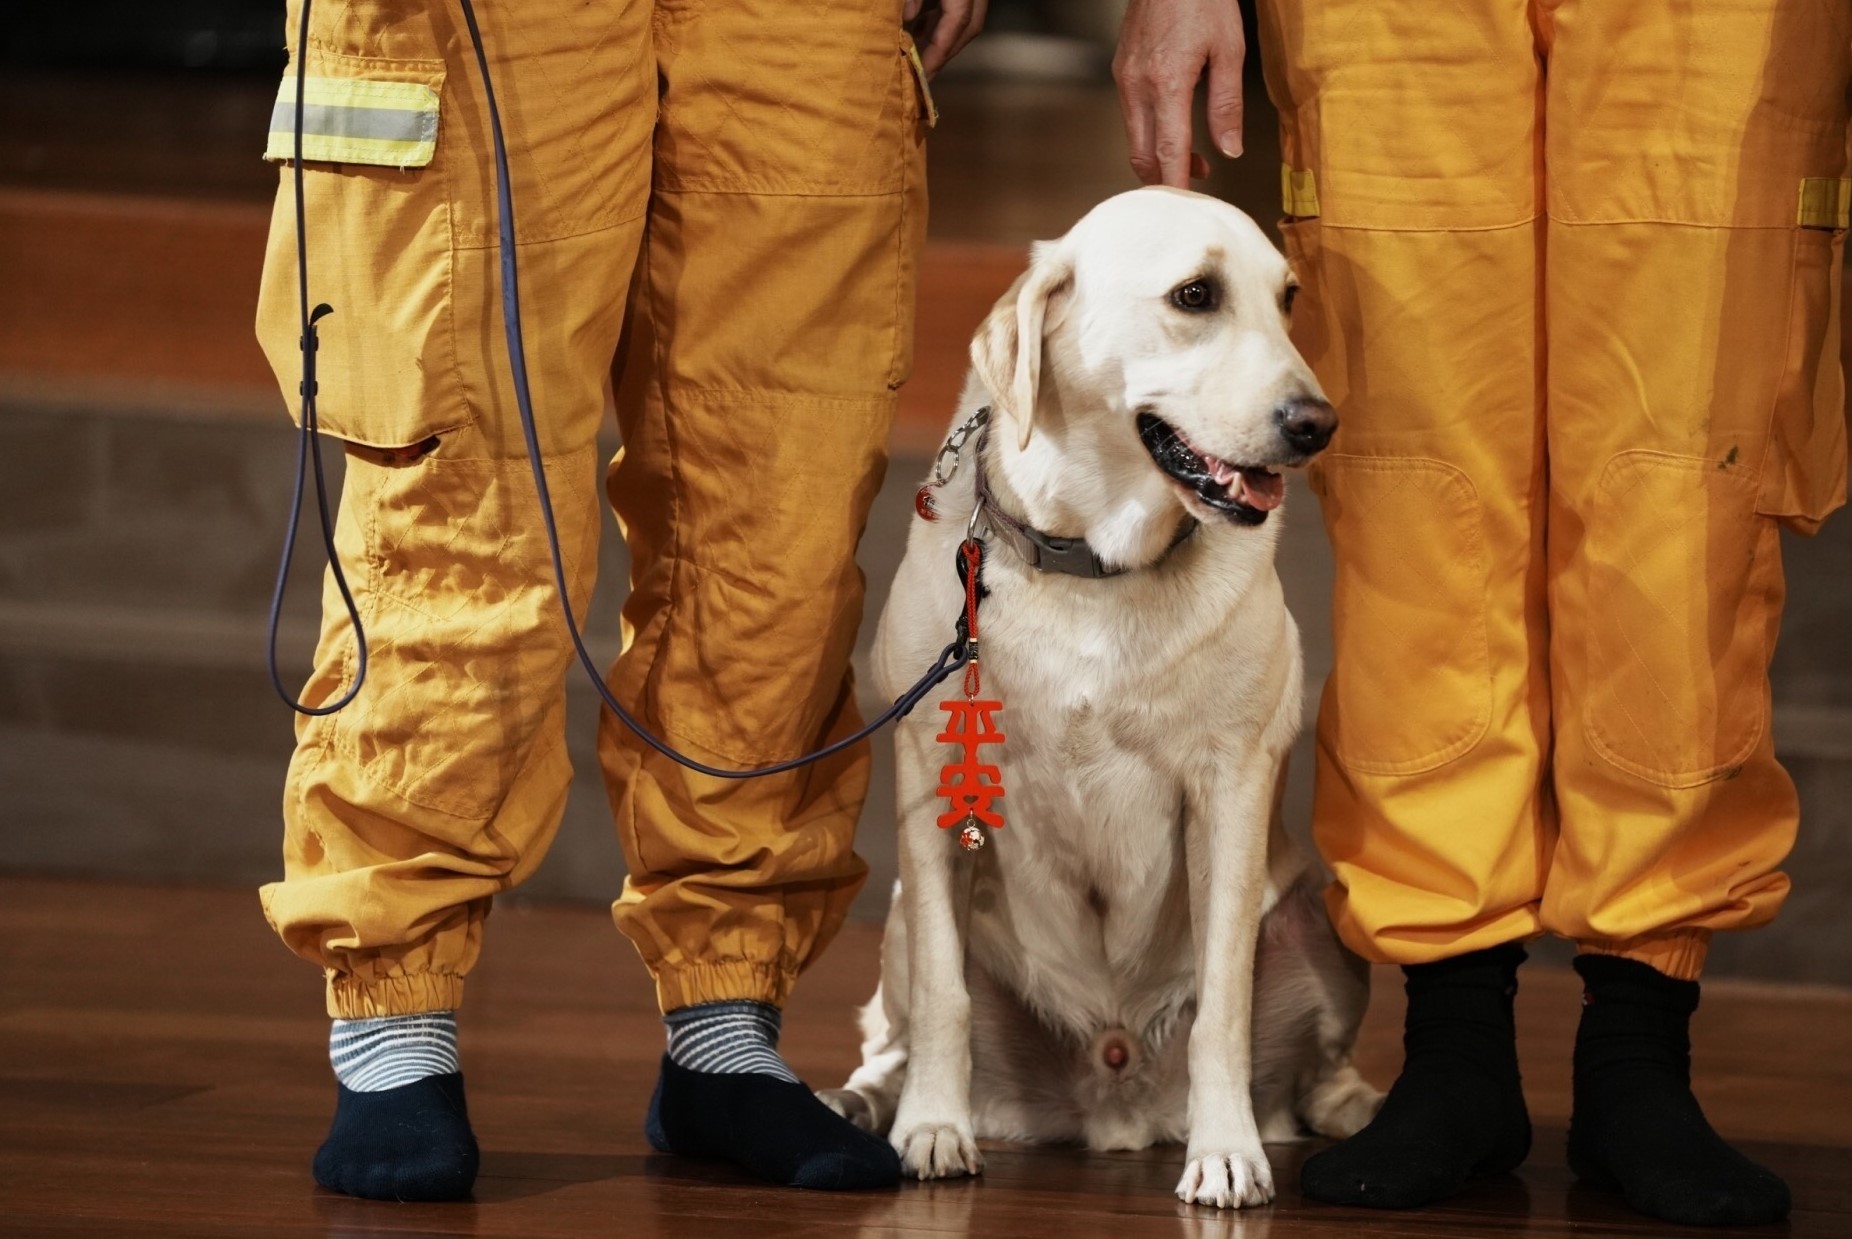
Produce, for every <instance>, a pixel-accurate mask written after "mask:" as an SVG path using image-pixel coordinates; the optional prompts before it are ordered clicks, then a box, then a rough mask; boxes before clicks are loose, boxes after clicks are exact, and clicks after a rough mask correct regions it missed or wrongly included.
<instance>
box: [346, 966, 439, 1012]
mask: <svg viewBox="0 0 1852 1239" xmlns="http://www.w3.org/2000/svg"><path fill="white" fill-rule="evenodd" d="M462 1005H463V978H462V977H460V976H458V975H456V974H455V973H450V972H415V973H407V974H402V975H400V976H396V977H378V978H375V979H373V980H370V981H368V980H362V979H360V978H359V977H355V976H348V975H346V974H343V973H329V974H328V1014H329V1016H330V1017H332V1018H334V1019H337V1020H365V1019H372V1018H374V1017H376V1016H381V1015H422V1014H423V1013H424V1012H426V1011H454V1010H456V1008H458V1007H460V1006H462Z"/></svg>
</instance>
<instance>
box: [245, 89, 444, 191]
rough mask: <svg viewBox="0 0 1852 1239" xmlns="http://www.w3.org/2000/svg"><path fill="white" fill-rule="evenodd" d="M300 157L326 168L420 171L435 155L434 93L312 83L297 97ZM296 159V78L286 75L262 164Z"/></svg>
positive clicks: (435, 105) (419, 90)
mask: <svg viewBox="0 0 1852 1239" xmlns="http://www.w3.org/2000/svg"><path fill="white" fill-rule="evenodd" d="M302 112H303V116H302V157H303V158H304V159H305V160H308V159H313V160H319V161H322V162H326V163H364V164H378V165H380V166H382V167H388V168H422V167H424V166H425V165H426V164H428V163H430V162H431V157H432V156H433V155H435V154H436V153H437V92H436V91H435V90H433V89H431V87H429V86H427V85H425V84H424V83H423V82H376V81H368V80H366V79H363V78H347V77H311V78H309V79H307V80H306V81H305V82H304V83H303V91H302ZM295 154H296V78H295V75H294V74H287V75H285V76H284V78H283V84H282V86H281V87H279V88H278V90H277V101H276V108H275V110H274V111H273V112H272V113H271V114H270V142H269V145H268V146H266V147H265V148H264V158H265V159H269V160H275V161H279V162H280V161H284V160H288V159H293V158H295Z"/></svg>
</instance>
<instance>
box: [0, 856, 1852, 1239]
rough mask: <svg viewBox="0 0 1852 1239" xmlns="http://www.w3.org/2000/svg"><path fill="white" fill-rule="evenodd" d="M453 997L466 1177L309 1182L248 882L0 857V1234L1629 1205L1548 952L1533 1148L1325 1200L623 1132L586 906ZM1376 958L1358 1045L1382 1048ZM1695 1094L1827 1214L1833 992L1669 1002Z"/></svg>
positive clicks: (1388, 1059) (507, 1231)
mask: <svg viewBox="0 0 1852 1239" xmlns="http://www.w3.org/2000/svg"><path fill="white" fill-rule="evenodd" d="M877 944H878V929H877V928H876V927H875V926H872V925H866V924H855V925H851V926H850V927H849V929H848V930H847V931H845V933H844V934H843V936H842V938H841V939H840V940H839V942H838V943H837V944H836V945H835V947H834V948H832V950H831V951H830V953H829V955H828V956H827V957H826V958H825V959H824V960H823V962H822V963H821V964H820V965H819V966H818V968H817V969H815V970H814V971H813V972H812V974H811V975H810V976H808V977H807V978H806V980H805V983H804V984H803V985H802V986H800V988H799V990H798V994H797V997H796V999H795V1000H794V1002H793V1004H792V1008H791V1010H790V1012H789V1016H788V1019H787V1021H786V1029H787V1032H786V1048H787V1050H788V1051H789V1054H790V1057H791V1059H792V1061H793V1063H794V1064H795V1065H796V1067H797V1068H798V1070H799V1071H800V1072H801V1073H802V1074H803V1075H804V1076H805V1077H806V1078H807V1079H809V1080H811V1081H812V1082H829V1083H834V1082H836V1081H839V1080H840V1079H841V1078H842V1077H843V1075H844V1074H845V1073H846V1071H847V1070H848V1069H849V1068H850V1067H851V1066H852V1065H853V1064H854V1062H855V1057H856V1050H855V1046H856V1034H855V1031H854V1029H853V1026H852V1022H851V1011H852V1008H853V1007H854V1005H855V1004H857V1003H859V1002H860V1001H862V1000H863V999H864V998H865V997H866V995H867V994H868V992H869V991H870V989H871V988H872V986H873V984H874V976H875V966H876V964H875V961H876V949H877ZM470 985H471V989H470V993H469V998H468V1002H467V1005H466V1008H465V1013H464V1017H463V1038H464V1041H463V1045H464V1061H465V1068H466V1071H467V1073H468V1076H469V1081H470V1091H471V1096H470V1101H471V1108H472V1111H473V1115H474V1117H475V1120H476V1125H477V1130H478V1133H479V1135H480V1137H481V1140H482V1145H483V1149H484V1156H483V1175H482V1179H481V1181H480V1183H479V1185H478V1189H477V1192H476V1198H475V1200H474V1201H473V1202H472V1203H466V1204H458V1205H392V1204H378V1203H371V1202H364V1201H355V1200H350V1199H347V1198H344V1197H339V1196H334V1195H330V1194H328V1193H324V1192H321V1191H319V1190H317V1189H316V1188H315V1187H314V1186H313V1185H312V1183H311V1181H310V1179H309V1174H308V1162H309V1156H310V1154H311V1152H312V1151H313V1149H314V1147H315V1145H316V1143H317V1141H318V1140H319V1139H320V1137H321V1135H322V1132H323V1129H324V1125H325V1124H326V1122H327V1118H328V1114H329V1108H330V1105H331V1103H332V1093H333V1089H332V1085H331V1083H330V1080H329V1075H328V1068H327V1062H326V1058H325V1036H326V1025H325V1022H324V1019H323V1015H322V1011H321V1004H320V996H319V993H318V982H317V978H316V977H315V975H314V974H313V972H312V971H311V970H310V969H309V968H308V967H306V966H305V965H303V964H301V963H300V962H298V961H296V960H294V959H293V958H291V957H290V956H289V955H288V954H287V953H286V952H285V951H284V950H283V948H282V947H281V946H280V945H279V944H278V943H277V942H276V941H275V939H274V938H273V937H272V936H271V934H270V932H269V930H268V929H267V928H266V927H265V926H264V924H263V919H262V916H261V914H260V913H259V911H258V907H257V899H256V896H255V893H254V892H249V891H225V890H211V889H193V888H174V887H159V888H156V887H135V886H122V885H109V884H87V883H75V882H62V881H48V880H32V879H24V878H5V879H0V1235H6V1236H25V1235H110V1236H116V1235H123V1236H128V1235H154V1236H169V1235H171V1236H305V1235H329V1236H343V1237H348V1239H353V1237H358V1236H368V1235H393V1236H421V1235H428V1236H437V1235H498V1236H521V1237H523V1239H549V1237H552V1236H571V1235H598V1236H604V1235H610V1236H624V1237H626V1239H642V1237H646V1236H656V1235H669V1236H691V1237H693V1236H725V1237H726V1239H742V1237H750V1239H783V1237H784V1236H809V1235H855V1236H869V1237H872V1236H885V1235H897V1236H901V1235H928V1234H932V1235H961V1234H970V1235H983V1236H1008V1237H1010V1239H1029V1237H1031V1236H1041V1235H1060V1236H1064V1237H1069V1239H1071V1237H1077V1236H1093V1235H1101V1236H1160V1235H1161V1236H1181V1237H1184V1239H1199V1237H1200V1239H1207V1237H1210V1236H1229V1237H1231V1239H1255V1237H1259V1236H1265V1237H1266V1239H1299V1237H1302V1236H1326V1235H1330V1236H1335V1235H1345V1236H1358V1237H1365V1236H1398V1237H1408V1239H1413V1237H1417V1236H1491V1235H1498V1236H1518V1235H1571V1234H1576V1235H1584V1234H1586V1235H1609V1236H1631V1235H1658V1234H1665V1233H1668V1232H1669V1228H1666V1227H1663V1226H1659V1225H1657V1224H1654V1223H1651V1222H1647V1221H1645V1220H1643V1219H1640V1218H1638V1217H1636V1216H1635V1215H1633V1214H1631V1213H1629V1212H1628V1211H1626V1210H1625V1209H1624V1208H1623V1207H1622V1206H1620V1205H1619V1204H1618V1203H1617V1202H1615V1201H1614V1200H1612V1199H1611V1198H1609V1197H1607V1196H1605V1195H1603V1194H1601V1193H1597V1192H1592V1191H1589V1190H1587V1189H1583V1188H1579V1187H1575V1186H1573V1185H1572V1184H1571V1183H1570V1181H1569V1176H1568V1173H1567V1171H1566V1170H1565V1169H1564V1166H1563V1158H1562V1147H1561V1146H1562V1133H1563V1125H1564V1122H1565V1120H1566V1118H1567V1086H1568V1049H1569V1038H1570V1034H1571V1032H1572V1030H1573V1027H1574V1020H1575V1016H1576V991H1575V982H1574V977H1573V976H1572V975H1571V974H1568V973H1566V972H1563V971H1561V970H1550V969H1543V968H1532V969H1530V970H1528V971H1527V973H1526V975H1525V976H1524V988H1523V992H1522V995H1521V998H1520V1003H1521V1021H1522V1032H1523V1046H1522V1050H1523V1057H1524V1064H1525V1067H1526V1070H1527V1077H1526V1078H1527V1085H1528V1089H1529V1093H1530V1097H1531V1103H1532V1107H1533V1113H1534V1116H1535V1118H1536V1120H1537V1124H1538V1141H1537V1148H1536V1151H1535V1153H1534V1154H1533V1156H1532V1158H1531V1161H1530V1163H1529V1164H1528V1165H1526V1166H1525V1167H1524V1169H1523V1170H1522V1171H1521V1172H1520V1173H1519V1174H1518V1175H1516V1176H1512V1177H1509V1178H1506V1179H1503V1180H1500V1181H1497V1182H1492V1183H1487V1184H1485V1185H1484V1186H1482V1187H1479V1188H1477V1189H1475V1190H1474V1191H1472V1192H1471V1193H1470V1194H1468V1195H1466V1196H1464V1197H1462V1198H1460V1199H1459V1200H1458V1201H1455V1202H1453V1203H1450V1204H1449V1205H1447V1206H1446V1207H1443V1208H1437V1209H1428V1210H1420V1211H1415V1212H1410V1213H1398V1214H1372V1213H1363V1212H1355V1211H1349V1210H1339V1209H1332V1208H1327V1207H1323V1206H1317V1205H1312V1204H1308V1203H1306V1202H1304V1201H1302V1200H1301V1199H1300V1198H1299V1197H1298V1195H1297V1194H1296V1192H1295V1191H1294V1189H1293V1184H1294V1183H1295V1182H1296V1176H1297V1167H1298V1164H1299V1162H1300V1160H1301V1159H1302V1158H1303V1157H1304V1155H1305V1154H1306V1152H1308V1151H1309V1149H1308V1146H1303V1145H1301V1146H1275V1147H1273V1148H1271V1149H1270V1150H1269V1152H1270V1153H1271V1154H1272V1156H1273V1158H1274V1165H1275V1174H1276V1177H1277V1178H1278V1180H1279V1182H1280V1183H1281V1185H1282V1191H1281V1194H1280V1197H1279V1200H1278V1201H1277V1202H1276V1203H1275V1204H1274V1205H1273V1206H1272V1207H1271V1208H1268V1209H1264V1210H1258V1211H1252V1212H1248V1213H1243V1214H1222V1213H1218V1212H1216V1211H1214V1210H1207V1209H1199V1208H1193V1207H1187V1206H1184V1205H1181V1204H1179V1203H1178V1202H1177V1201H1175V1200H1174V1199H1173V1198H1172V1197H1171V1196H1170V1194H1169V1193H1170V1188H1171V1185H1172V1184H1173V1183H1174V1181H1175V1180H1176V1177H1177V1173H1178V1170H1179V1168H1180V1165H1181V1151H1180V1150H1178V1149H1176V1148H1160V1149H1154V1150H1149V1151H1146V1152H1142V1153H1135V1154H1110V1155H1108V1154H1088V1153H1084V1152H1080V1151H1076V1150H1070V1149H1028V1148H1016V1147H1007V1146H997V1147H992V1148H989V1149H987V1151H986V1156H987V1159H988V1162H987V1168H986V1171H985V1174H984V1175H983V1177H982V1178H980V1179H978V1180H976V1181H974V1182H954V1183H941V1184H929V1185H910V1186H907V1187H904V1188H903V1189H901V1190H899V1191H897V1192H886V1193H872V1194H859V1195H827V1194H820V1193H798V1192H786V1191H778V1190H772V1189H768V1188H765V1187H762V1186H759V1185H757V1184H754V1183H751V1182H749V1181H746V1180H743V1179H742V1178H740V1177H739V1176H738V1175H736V1174H734V1173H732V1172H730V1171H728V1170H726V1169H725V1168H723V1167H720V1166H715V1165H707V1164H701V1163H693V1162H684V1161H679V1160H676V1159H674V1158H667V1157H662V1156H659V1155H656V1154H654V1153H652V1152H651V1151H650V1150H649V1148H648V1146H647V1145H646V1144H645V1143H644V1141H643V1138H642V1134H641V1131H640V1125H641V1118H642V1113H643V1107H644V1104H645V1102H646V1099H647V1097H648V1092H649V1087H650V1084H651V1082H652V1080H653V1077H654V1071H655V1064H656V1059H657V1056H658V1054H659V1053H660V1051H661V1032H660V1026H659V1024H658V1023H657V1020H656V1014H655V1011H654V1008H653V1006H652V1003H651V997H650V991H649V987H648V985H647V984H646V981H645V978H644V974H643V971H642V968H641V967H640V966H639V965H638V964H637V962H636V960H635V958H634V956H633V955H632V953H631V951H630V948H629V946H628V945H627V944H626V943H625V942H624V941H623V940H622V939H621V938H620V937H619V936H618V935H617V933H616V932H615V931H614V930H613V929H612V928H611V926H610V923H609V920H608V918H607V916H606V915H605V913H604V912H603V910H602V909H599V908H586V907H577V906H561V905H548V906H534V905H524V904H521V903H513V902H511V903H506V904H504V905H503V906H501V907H499V908H498V909H497V910H496V913H495V915H494V916H493V918H492V919H491V920H490V922H489V933H488V937H487V949H486V951H485V953H484V959H483V962H482V965H481V967H480V968H479V969H478V970H477V972H476V973H475V975H474V976H473V977H472V979H471V982H470ZM1399 998H1400V995H1399V989H1398V987H1397V986H1396V985H1395V984H1394V976H1393V974H1390V973H1384V974H1382V975H1380V976H1379V977H1378V990H1377V998H1376V1003H1375V1005H1374V1008H1373V1010H1372V1012H1371V1015H1370V1019H1369V1025H1368V1029H1367V1031H1366V1034H1365V1039H1364V1043H1363V1046H1362V1053H1361V1057H1362V1060H1363V1067H1364V1070H1365V1072H1366V1073H1367V1074H1369V1075H1370V1076H1371V1077H1372V1078H1373V1079H1376V1080H1377V1081H1379V1082H1381V1081H1386V1080H1387V1079H1388V1078H1389V1077H1390V1076H1391V1075H1392V1074H1393V1072H1394V1070H1395V1067H1396V1065H1397V1062H1398V1059H1399V1049H1398V1046H1397V1041H1396V1034H1397V1028H1398V1022H1399V1018H1400V1001H1399ZM1697 1034H1698V1036H1697V1047H1696V1053H1697V1063H1698V1070H1699V1073H1700V1077H1701V1078H1700V1093H1701V1095H1702V1097H1703V1100H1704V1102H1705V1104H1706V1106H1707V1107H1708V1109H1709V1111H1710V1113H1711V1115H1712V1117H1713V1119H1714V1120H1715V1121H1716V1122H1717V1123H1718V1125H1719V1126H1720V1127H1722V1128H1723V1129H1724V1130H1725V1131H1726V1132H1728V1133H1730V1134H1731V1135H1733V1136H1735V1137H1738V1138H1740V1139H1742V1140H1743V1141H1744V1142H1745V1144H1746V1146H1747V1147H1748V1149H1749V1150H1750V1152H1751V1153H1752V1154H1753V1155H1755V1156H1757V1157H1759V1158H1762V1159H1764V1160H1765V1161H1766V1162H1767V1163H1768V1164H1769V1165H1771V1166H1772V1167H1774V1168H1775V1169H1776V1170H1778V1171H1780V1172H1781V1173H1783V1174H1785V1175H1786V1176H1788V1178H1789V1180H1790V1182H1791V1183H1792V1184H1793V1186H1794V1193H1795V1200H1796V1205H1797V1208H1796V1212H1795V1216H1794V1218H1793V1220H1792V1222H1791V1223H1790V1225H1789V1227H1788V1228H1787V1229H1786V1230H1785V1231H1782V1230H1779V1229H1776V1230H1763V1231H1752V1232H1744V1233H1759V1234H1771V1233H1786V1234H1789V1235H1793V1236H1800V1237H1809V1239H1811V1237H1820V1239H1825V1237H1827V1236H1833V1237H1837V1239H1843V1237H1844V1236H1848V1235H1852V1059H1848V1056H1847V1047H1848V1046H1849V1045H1852V991H1843V990H1830V989H1799V988H1782V987H1772V986H1768V987H1764V986H1754V985H1745V984H1742V983H1723V982H1719V983H1716V984H1713V985H1711V986H1708V987H1707V989H1706V995H1705V1002H1704V1008H1703V1010H1702V1011H1701V1012H1700V1016H1699V1023H1698V1028H1697Z"/></svg>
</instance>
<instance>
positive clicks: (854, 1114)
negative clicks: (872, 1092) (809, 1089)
mask: <svg viewBox="0 0 1852 1239" xmlns="http://www.w3.org/2000/svg"><path fill="white" fill-rule="evenodd" d="M817 1100H818V1101H820V1102H822V1103H823V1104H824V1105H826V1106H828V1107H829V1108H830V1109H832V1110H834V1111H835V1112H836V1113H838V1114H840V1115H842V1117H844V1118H845V1119H848V1120H849V1121H850V1122H851V1123H854V1124H855V1125H856V1126H857V1127H859V1128H861V1129H862V1130H863V1131H868V1132H872V1131H874V1130H875V1108H874V1107H873V1106H871V1105H869V1104H868V1098H866V1097H864V1096H862V1095H861V1094H860V1093H858V1092H856V1091H855V1090H854V1089H852V1088H820V1089H818V1090H817ZM876 1134H877V1135H878V1134H879V1133H876Z"/></svg>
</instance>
